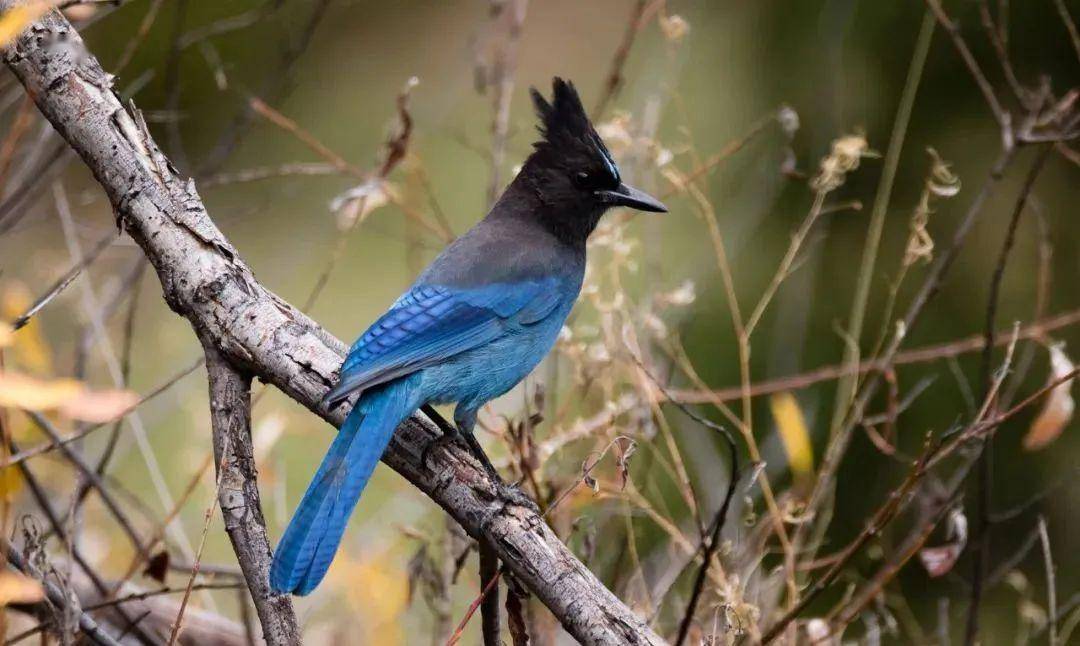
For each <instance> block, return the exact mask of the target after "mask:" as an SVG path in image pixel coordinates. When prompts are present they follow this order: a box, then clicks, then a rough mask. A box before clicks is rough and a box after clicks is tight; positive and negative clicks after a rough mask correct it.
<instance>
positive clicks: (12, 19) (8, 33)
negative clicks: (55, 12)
mask: <svg viewBox="0 0 1080 646" xmlns="http://www.w3.org/2000/svg"><path fill="white" fill-rule="evenodd" d="M52 6H53V3H52V2H31V3H27V4H23V5H17V6H14V7H11V8H10V9H8V10H7V13H5V14H4V16H3V17H0V47H4V46H6V45H7V44H8V43H10V42H11V41H13V40H15V39H16V38H17V37H18V36H19V34H21V33H22V32H23V30H24V29H26V28H27V27H28V26H29V25H30V23H32V22H34V21H35V20H37V19H38V18H40V17H42V16H43V15H45V13H46V12H47V11H49V10H50V9H52Z"/></svg>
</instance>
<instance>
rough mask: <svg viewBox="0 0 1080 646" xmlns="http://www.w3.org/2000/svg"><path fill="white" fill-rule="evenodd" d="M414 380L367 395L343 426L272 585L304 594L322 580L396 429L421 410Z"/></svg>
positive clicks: (293, 524)
mask: <svg viewBox="0 0 1080 646" xmlns="http://www.w3.org/2000/svg"><path fill="white" fill-rule="evenodd" d="M414 390H415V389H414V388H412V387H411V384H410V383H409V380H407V379H404V380H398V381H395V382H391V383H390V384H387V385H386V386H382V387H380V388H378V389H375V390H372V391H368V392H367V393H365V394H364V397H362V398H361V401H360V402H358V403H357V405H356V406H355V407H354V408H353V410H352V412H350V413H349V416H348V417H346V418H345V423H343V424H342V425H341V430H339V431H338V434H337V437H336V438H334V442H333V444H331V445H330V450H329V451H327V453H326V457H324V458H323V461H322V464H321V465H319V471H318V472H317V473H316V474H315V477H314V478H313V479H312V481H311V484H310V485H308V489H307V492H306V493H304V498H303V499H302V500H301V501H300V506H299V507H298V508H297V509H296V512H295V513H294V514H293V517H292V520H291V521H290V522H289V527H288V528H287V529H286V530H285V534H284V535H283V536H282V537H281V541H280V542H279V543H278V547H277V551H276V552H275V553H274V562H273V564H272V565H271V566H270V587H271V588H273V590H274V591H275V592H278V593H292V594H298V595H305V594H307V593H309V592H311V591H312V590H314V589H315V586H317V585H318V584H319V582H320V581H322V578H323V576H324V575H325V574H326V570H327V569H328V568H329V567H330V562H331V561H332V560H333V559H334V553H335V552H337V548H338V544H339V543H341V537H342V535H344V533H345V525H346V523H347V522H348V520H349V516H350V515H351V514H352V510H353V508H354V507H356V503H357V501H358V500H359V499H360V493H361V492H362V491H363V490H364V486H365V485H367V482H368V480H369V479H370V478H371V473H372V471H374V470H375V465H376V464H377V463H378V461H379V458H380V457H381V456H382V453H383V450H384V449H385V448H386V445H387V444H389V443H390V437H391V436H392V435H393V434H394V429H395V428H397V425H398V424H400V423H401V421H402V420H404V419H405V418H406V417H407V416H408V415H409V414H411V413H412V412H413V411H414V410H416V408H417V404H415V403H414V402H413V401H412V396H411V395H412V392H413V391H414Z"/></svg>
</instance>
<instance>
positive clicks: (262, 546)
mask: <svg viewBox="0 0 1080 646" xmlns="http://www.w3.org/2000/svg"><path fill="white" fill-rule="evenodd" d="M206 372H207V375H208V377H209V380H210V421H211V424H212V426H213V433H214V458H215V463H216V464H219V465H224V471H225V472H224V473H221V474H218V478H219V480H220V482H221V486H220V488H219V490H218V502H219V503H220V504H221V514H222V516H224V518H225V531H226V532H227V533H228V534H229V540H230V541H231V542H232V546H233V551H234V552H236V560H237V561H239V563H240V569H241V570H243V571H244V579H245V580H246V581H247V587H248V590H249V591H250V592H251V599H252V601H253V602H254V603H255V611H256V612H257V613H258V615H259V622H260V623H261V624H262V627H263V639H265V640H266V643H267V644H269V645H270V646H277V645H278V644H299V643H300V629H299V627H298V626H297V622H296V613H295V612H294V611H293V606H292V599H290V598H289V596H288V595H282V594H275V593H274V592H273V591H271V590H270V560H271V557H270V539H269V537H268V536H267V533H266V521H265V520H264V519H263V514H262V506H261V504H260V502H259V487H258V482H257V481H256V473H255V451H254V447H253V446H252V443H251V378H250V377H247V376H246V375H243V374H241V373H240V372H239V371H237V370H236V369H235V368H233V367H232V366H231V365H229V362H228V360H226V359H225V358H224V357H222V356H221V353H219V352H218V351H217V349H216V348H215V347H214V346H213V345H212V344H207V345H206ZM222 451H228V453H229V455H228V456H224V457H223V456H222V455H221V452H222Z"/></svg>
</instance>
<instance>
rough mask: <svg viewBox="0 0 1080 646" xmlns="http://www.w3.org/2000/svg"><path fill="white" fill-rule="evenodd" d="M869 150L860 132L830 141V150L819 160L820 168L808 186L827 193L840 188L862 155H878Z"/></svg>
mask: <svg viewBox="0 0 1080 646" xmlns="http://www.w3.org/2000/svg"><path fill="white" fill-rule="evenodd" d="M878 156H879V155H878V154H877V153H876V152H874V151H873V150H870V146H869V144H868V143H867V142H866V137H865V136H863V135H861V134H854V135H846V136H843V137H840V138H839V139H835V140H834V141H833V142H832V150H830V151H829V154H828V155H827V156H826V157H825V158H824V159H822V160H821V170H819V171H818V174H817V175H815V176H814V178H813V179H812V180H810V188H812V189H814V190H815V191H817V192H819V193H828V192H830V191H833V190H836V189H837V188H840V186H841V185H843V183H844V179H845V178H846V177H847V174H848V173H850V172H851V171H853V170H855V169H856V168H858V167H859V162H860V161H861V160H862V159H863V157H878Z"/></svg>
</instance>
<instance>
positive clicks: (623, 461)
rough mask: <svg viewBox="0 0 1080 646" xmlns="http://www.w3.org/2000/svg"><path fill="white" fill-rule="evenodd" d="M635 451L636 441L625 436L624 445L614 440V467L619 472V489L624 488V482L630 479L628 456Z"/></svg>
mask: <svg viewBox="0 0 1080 646" xmlns="http://www.w3.org/2000/svg"><path fill="white" fill-rule="evenodd" d="M635 451H637V442H635V441H634V440H631V439H629V438H626V447H625V448H623V444H622V442H618V441H617V442H615V468H616V470H617V471H618V473H619V490H620V491H621V490H623V489H626V483H627V481H628V480H629V479H630V456H631V455H633V454H634V452H635Z"/></svg>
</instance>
